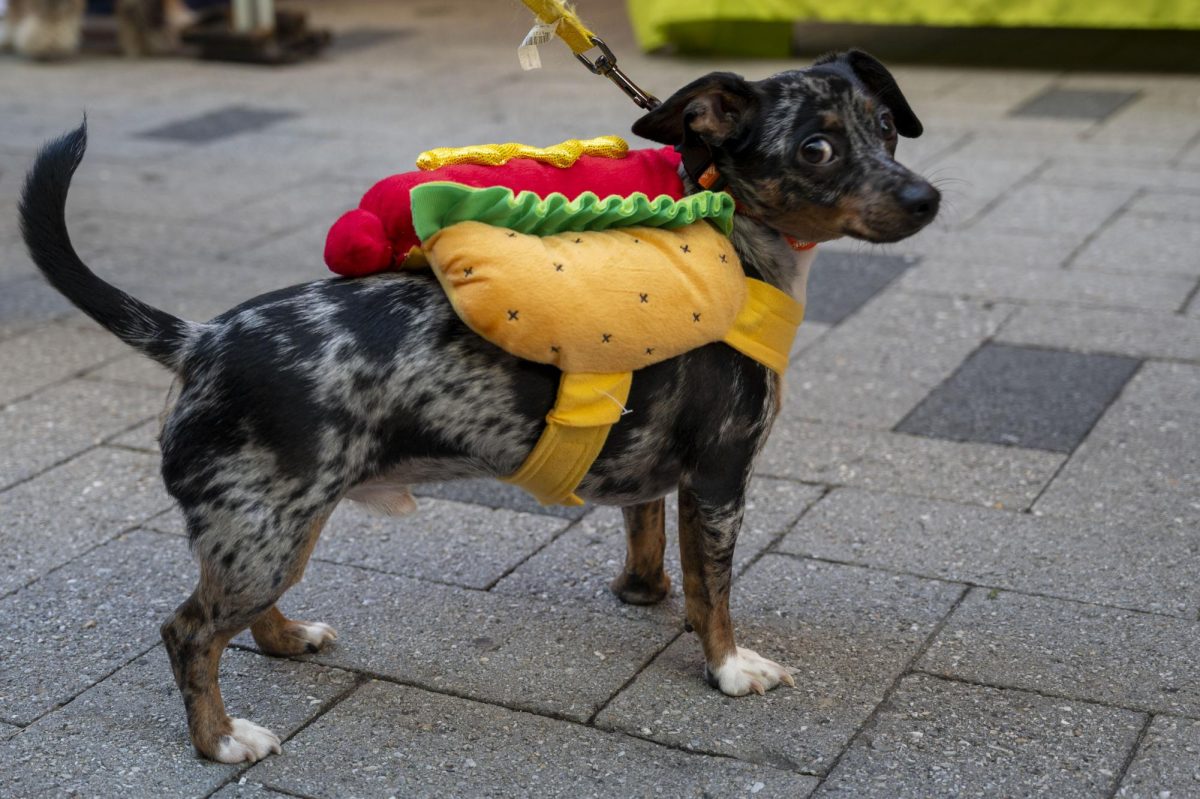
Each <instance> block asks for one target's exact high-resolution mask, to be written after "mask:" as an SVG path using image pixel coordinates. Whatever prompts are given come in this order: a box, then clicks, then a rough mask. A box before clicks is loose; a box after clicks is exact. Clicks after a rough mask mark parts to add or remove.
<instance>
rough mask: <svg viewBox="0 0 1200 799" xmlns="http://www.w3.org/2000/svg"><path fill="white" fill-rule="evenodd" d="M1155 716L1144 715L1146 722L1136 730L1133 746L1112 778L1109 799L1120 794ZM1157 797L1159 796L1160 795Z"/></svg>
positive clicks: (1151, 713)
mask: <svg viewBox="0 0 1200 799" xmlns="http://www.w3.org/2000/svg"><path fill="white" fill-rule="evenodd" d="M1156 715H1157V714H1156V713H1153V712H1150V713H1147V714H1146V720H1145V721H1144V722H1142V728H1141V729H1140V730H1138V734H1137V737H1136V738H1134V739H1133V746H1131V747H1129V754H1128V755H1126V756H1125V762H1124V763H1122V764H1121V768H1120V769H1118V770H1117V773H1116V775H1115V777H1114V778H1113V788H1112V791H1111V792H1110V793H1109V794H1108V796H1109V799H1116V797H1117V794H1118V793H1119V792H1120V790H1121V783H1123V782H1125V777H1126V776H1127V775H1128V774H1129V768H1130V767H1131V766H1132V765H1133V761H1134V760H1135V759H1136V758H1137V756H1138V753H1139V752H1140V751H1141V749H1142V742H1143V741H1145V740H1146V733H1147V732H1149V731H1150V725H1151V724H1153V723H1154V717H1155V716H1156ZM1159 795H1160V796H1161V795H1162V794H1159Z"/></svg>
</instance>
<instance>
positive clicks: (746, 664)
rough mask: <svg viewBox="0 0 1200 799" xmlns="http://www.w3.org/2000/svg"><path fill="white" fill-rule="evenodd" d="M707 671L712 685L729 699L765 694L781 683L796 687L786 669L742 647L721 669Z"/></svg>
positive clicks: (726, 660) (709, 668)
mask: <svg viewBox="0 0 1200 799" xmlns="http://www.w3.org/2000/svg"><path fill="white" fill-rule="evenodd" d="M706 670H707V672H708V673H707V676H708V682H709V684H710V685H712V687H714V688H717V689H719V690H720V691H721V693H723V694H726V695H728V696H745V695H746V694H748V693H750V692H751V691H753V692H754V693H756V694H765V693H766V692H767V691H769V690H771V689H772V688H774V687H775V686H776V685H779V683H783V684H784V685H790V686H791V687H793V688H795V687H796V681H795V680H793V679H792V675H791V674H789V673H788V670H787V669H785V668H784V667H783V666H780V665H779V664H778V663H776V662H775V661H773V660H767V659H766V658H765V657H762V656H760V655H759V654H758V653H757V652H755V651H753V650H750V649H743V648H742V647H740V646H739V647H738V648H737V651H735V652H734V653H733V654H732V655H730V656H729V657H727V658H725V662H724V663H722V664H721V665H720V666H717V667H716V668H715V669H714V668H711V667H706Z"/></svg>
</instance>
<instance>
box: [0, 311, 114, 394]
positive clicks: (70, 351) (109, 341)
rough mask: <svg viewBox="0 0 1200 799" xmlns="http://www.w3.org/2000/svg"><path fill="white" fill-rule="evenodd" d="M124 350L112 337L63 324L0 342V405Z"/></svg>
mask: <svg viewBox="0 0 1200 799" xmlns="http://www.w3.org/2000/svg"><path fill="white" fill-rule="evenodd" d="M127 351H128V347H126V345H124V344H122V343H121V342H120V341H118V340H117V338H116V337H115V336H111V335H108V334H102V333H100V332H99V331H98V330H96V329H91V330H85V329H81V328H78V327H73V326H69V325H64V324H49V325H43V326H40V327H37V328H34V329H33V330H30V331H28V332H27V333H24V334H22V335H19V336H16V337H14V338H10V339H8V340H7V341H4V342H0V374H3V375H4V381H3V383H0V405H4V404H7V403H9V402H12V401H13V400H15V399H17V398H18V397H24V396H27V395H29V394H32V393H33V392H34V391H37V390H38V389H39V388H42V387H44V386H48V385H50V384H51V383H57V382H60V381H62V380H64V379H66V378H68V377H71V376H72V375H76V374H79V373H80V372H83V371H84V370H86V369H87V368H89V367H92V366H96V365H98V364H100V363H102V362H104V361H108V360H111V359H113V358H115V357H117V356H118V355H121V354H123V352H127Z"/></svg>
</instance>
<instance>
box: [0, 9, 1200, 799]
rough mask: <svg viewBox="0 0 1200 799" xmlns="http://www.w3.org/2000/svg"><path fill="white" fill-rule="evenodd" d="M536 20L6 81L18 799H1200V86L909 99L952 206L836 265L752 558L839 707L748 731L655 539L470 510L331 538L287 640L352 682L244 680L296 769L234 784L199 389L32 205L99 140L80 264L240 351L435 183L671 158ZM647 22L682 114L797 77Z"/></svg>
mask: <svg viewBox="0 0 1200 799" xmlns="http://www.w3.org/2000/svg"><path fill="white" fill-rule="evenodd" d="M327 5H333V4H327ZM515 5H516V4H504V3H486V2H483V0H476V1H475V2H473V3H442V4H439V3H433V2H423V3H392V4H387V5H383V4H379V5H376V6H369V5H364V4H360V3H346V4H342V3H339V4H337V6H338V9H337V13H336V14H335V15H332V16H331V17H330V18H329V19H328V20H325V21H326V22H328V23H329V24H330V25H333V26H334V27H336V28H337V29H338V30H339V31H341V32H343V33H345V36H344V37H343V38H342V39H341V41H340V43H339V44H338V45H337V46H336V47H334V48H333V49H332V50H331V51H330V52H329V54H328V55H327V57H325V58H323V59H322V60H320V61H319V62H316V63H312V64H306V65H302V66H296V67H291V68H286V69H278V70H273V69H257V68H248V67H239V66H233V65H218V64H198V63H194V62H188V61H161V62H152V63H146V62H141V63H134V62H126V61H122V60H119V59H115V58H105V57H91V58H88V59H86V60H83V61H80V62H76V63H72V64H65V65H53V66H31V65H27V64H25V63H22V62H18V61H16V60H13V59H11V58H4V59H3V60H0V375H2V378H0V452H3V457H0V520H2V521H0V545H2V549H0V796H5V797H7V796H22V797H23V796H32V795H64V794H69V793H78V794H81V795H94V796H122V797H146V796H152V797H162V796H206V795H216V796H220V797H225V798H229V797H235V796H237V797H250V796H253V797H259V796H264V797H265V796H271V795H276V794H278V793H282V794H287V795H299V796H314V797H315V796H321V797H326V796H328V797H345V796H390V795H396V796H409V795H434V794H436V795H439V796H442V795H478V794H487V795H495V796H499V795H512V796H524V795H530V794H534V795H569V796H584V795H588V796H591V795H596V796H624V795H630V796H641V795H663V796H693V795H700V794H702V793H706V794H707V795H712V796H723V795H731V796H732V795H744V794H757V795H759V796H786V797H797V796H804V795H807V794H809V793H810V792H813V793H815V795H817V796H850V797H876V796H877V797H899V796H913V797H930V796H968V795H970V796H1046V797H1085V796H1086V797H1091V796H1096V797H1104V796H1110V797H1111V796H1121V797H1164V796H1168V795H1170V796H1172V797H1176V799H1177V798H1178V797H1182V796H1196V795H1200V758H1198V756H1197V752H1198V750H1200V665H1197V660H1196V657H1195V655H1196V652H1197V651H1198V649H1200V621H1198V618H1200V581H1198V579H1197V578H1198V577H1200V558H1198V557H1197V550H1198V549H1200V467H1198V463H1197V459H1198V457H1200V425H1198V422H1200V299H1198V298H1197V296H1196V292H1197V281H1198V280H1200V256H1198V255H1197V253H1198V252H1200V113H1198V112H1200V79H1198V78H1195V77H1180V76H1161V75H1140V76H1127V75H1121V74H1105V75H1094V74H1078V73H1060V72H1030V71H1000V70H996V71H989V70H980V69H954V68H900V69H898V70H897V74H898V77H899V78H900V82H901V85H902V87H903V88H904V90H905V91H906V92H907V94H908V97H909V98H910V100H911V102H912V104H913V106H914V107H915V108H916V109H917V111H918V112H919V114H920V115H921V116H922V118H923V120H924V122H925V127H926V130H927V131H928V133H927V135H926V136H925V137H923V138H922V139H920V140H918V141H916V142H907V141H905V142H903V143H902V145H901V156H902V158H903V159H904V160H906V161H907V162H908V163H910V164H912V165H914V166H915V167H917V168H919V169H921V170H923V171H924V172H925V173H926V174H928V175H930V176H932V177H933V178H934V179H936V180H937V181H938V182H939V184H940V185H941V186H942V188H943V190H944V191H945V194H946V204H945V209H944V212H943V213H942V216H941V218H940V219H939V221H938V222H937V224H936V225H935V227H934V228H933V229H931V230H929V231H927V232H925V233H923V234H921V235H920V236H918V237H917V238H915V239H913V240H912V241H907V242H903V243H901V244H898V245H894V246H890V247H886V248H877V247H868V246H865V245H859V244H854V243H839V244H834V245H831V246H827V247H823V248H822V255H821V256H820V257H819V259H818V262H817V266H816V271H815V275H814V277H813V286H812V289H811V292H810V310H809V319H808V321H806V323H805V325H804V328H803V334H802V335H801V337H800V340H799V342H798V344H797V347H796V352H795V357H794V360H793V363H792V368H791V371H790V373H789V376H788V384H789V385H788V388H789V392H788V397H787V404H786V408H785V411H784V413H783V416H782V418H781V419H780V421H779V423H778V424H777V427H776V432H775V434H774V436H773V438H772V441H771V444H770V446H769V448H768V450H767V451H766V452H765V454H764V455H763V457H762V459H761V462H760V465H759V474H758V477H757V478H756V482H755V484H754V492H753V496H752V506H751V507H750V509H749V511H748V518H747V527H746V530H745V531H744V533H743V536H742V539H741V541H740V543H739V548H738V553H737V562H738V569H739V578H738V581H737V584H736V586H735V590H734V597H735V598H734V604H735V620H736V623H737V624H738V633H739V637H740V642H741V643H742V644H744V645H746V646H749V647H752V648H754V649H756V650H759V651H761V652H763V653H765V654H767V655H769V656H770V657H773V658H775V659H777V660H779V661H780V662H782V663H785V664H787V665H789V666H790V667H792V668H794V669H795V676H796V682H797V687H796V688H795V689H779V690H776V691H773V692H772V693H770V694H769V695H768V696H766V697H762V698H760V697H749V698H743V699H729V698H725V697H723V696H721V695H720V694H718V693H716V692H714V691H712V690H711V689H709V688H708V687H707V686H706V685H705V684H704V682H703V680H702V679H701V667H702V662H701V656H700V651H699V647H698V645H697V643H696V641H695V639H694V637H693V636H690V635H687V634H685V633H683V631H682V624H681V617H682V598H681V597H680V596H679V595H678V594H676V595H673V596H671V597H670V598H669V599H668V600H667V601H666V602H665V603H664V604H663V605H661V606H659V607H654V608H649V609H642V608H632V607H625V606H622V605H621V604H619V603H618V602H617V600H616V599H615V598H614V597H612V596H611V595H610V594H609V593H608V592H607V588H606V586H607V581H608V580H609V579H610V578H611V577H612V576H613V575H614V574H615V573H616V571H617V569H618V568H619V563H620V562H621V558H622V546H623V543H622V534H621V531H620V526H619V514H618V513H616V512H615V511H613V510H612V509H591V508H588V509H585V510H583V511H581V512H571V513H565V512H561V511H547V510H543V509H539V508H538V507H536V506H535V505H533V504H531V503H530V502H529V501H527V500H525V499H523V498H522V497H521V496H520V495H518V494H516V493H514V492H511V491H508V490H505V489H503V488H502V487H500V486H499V485H496V484H478V485H475V484H465V485H457V486H445V487H431V488H427V489H425V493H426V494H427V495H428V496H427V497H426V498H424V499H422V500H421V505H422V509H421V511H420V512H419V514H418V515H416V516H414V517H410V518H407V519H404V520H399V521H395V520H379V519H374V518H370V517H366V516H362V515H359V514H358V513H356V512H355V511H354V510H352V509H350V508H343V509H341V510H339V512H338V514H337V516H336V517H335V519H334V521H333V523H332V524H331V525H330V526H329V528H328V529H327V533H326V535H325V537H324V539H323V540H322V541H321V543H320V545H319V547H318V549H317V551H316V555H315V559H314V562H313V564H312V566H311V568H310V569H309V573H308V576H307V578H306V580H305V581H304V583H303V584H302V585H300V586H299V587H298V588H296V589H295V590H293V591H292V592H291V594H290V595H289V596H288V597H287V598H286V599H285V603H284V605H285V608H286V609H287V610H289V611H290V612H292V613H295V614H297V615H299V616H301V617H302V618H318V619H321V620H324V621H328V622H330V623H332V624H334V625H335V626H336V627H337V628H338V629H339V632H340V633H341V637H340V639H339V641H338V642H337V643H336V645H334V646H332V647H331V648H330V649H329V650H328V651H327V652H325V653H324V654H321V655H319V656H315V657H308V658H299V659H296V660H276V659H271V658H267V657H264V656H262V655H260V654H259V653H258V652H256V651H255V648H254V646H253V643H252V641H251V640H250V639H249V638H248V637H245V636H243V637H241V638H238V639H237V640H235V641H234V644H233V646H232V649H231V651H230V652H228V653H227V655H226V657H225V661H224V665H223V682H222V684H223V687H224V689H225V697H226V700H227V701H228V703H229V705H230V707H231V708H232V709H233V710H234V711H235V713H236V714H237V715H239V716H247V717H249V718H252V719H254V720H255V721H257V722H260V723H262V724H265V725H268V726H270V727H272V728H273V729H274V730H275V731H277V732H278V733H280V734H281V736H283V737H284V738H285V740H284V745H283V748H284V753H283V754H282V755H277V756H273V757H270V758H268V759H267V760H266V761H265V762H263V763H260V764H258V765H255V766H253V767H251V768H238V767H233V766H223V765H217V764H213V763H208V762H204V761H201V760H199V759H198V758H197V757H196V756H195V755H194V753H193V751H192V750H191V748H190V746H189V745H188V743H187V738H186V729H185V724H184V716H183V708H182V706H181V703H180V701H179V698H178V696H177V694H176V690H175V688H174V685H173V682H172V679H171V676H170V672H169V668H168V666H167V661H166V658H165V655H164V653H163V650H162V647H161V646H160V645H159V643H158V624H159V623H160V622H161V621H162V620H163V619H164V618H165V616H166V615H167V614H168V613H169V611H170V610H171V609H172V608H173V607H174V606H175V605H176V604H177V603H178V602H179V601H180V600H181V599H182V598H183V597H184V596H186V594H187V593H188V591H189V590H190V587H191V585H192V582H193V579H194V571H195V567H194V565H193V564H192V562H191V560H190V558H189V557H188V554H187V550H186V546H185V543H184V541H183V539H182V538H181V531H180V523H179V520H178V519H177V518H176V515H175V512H174V511H173V510H172V508H171V503H170V501H169V499H168V497H167V496H166V494H165V493H164V491H163V489H162V486H161V484H160V481H159V477H158V475H157V461H158V458H157V453H156V445H155V440H154V435H155V427H154V421H153V420H154V418H155V416H156V414H157V413H158V411H159V409H160V408H161V406H162V401H163V394H164V389H165V387H166V385H167V383H168V380H167V376H166V375H165V374H164V373H163V372H161V371H160V370H158V368H157V367H155V366H153V365H152V364H150V363H148V362H146V361H143V360H140V359H139V357H138V356H135V355H132V354H131V353H130V352H129V351H128V350H127V349H125V348H124V347H123V346H122V345H120V344H119V343H118V342H117V341H115V340H114V339H113V338H111V337H110V336H108V335H106V334H103V333H101V332H100V331H98V329H97V328H96V327H94V326H93V325H91V324H90V323H89V322H87V321H86V320H85V319H83V318H82V317H81V316H80V315H79V314H77V313H75V312H73V311H72V310H71V309H70V308H69V307H68V306H67V305H66V304H65V303H64V302H63V301H62V300H61V299H59V298H58V297H57V296H56V295H55V294H53V293H52V292H51V291H49V290H48V289H47V288H46V287H45V286H44V285H43V284H42V282H41V281H40V279H39V278H38V277H37V276H35V275H34V273H33V268H32V266H31V265H30V263H29V262H28V259H27V257H26V256H25V254H24V252H23V249H22V246H21V244H20V242H19V239H18V234H17V227H16V218H15V197H16V192H17V190H18V186H19V182H20V180H21V177H22V174H23V171H24V169H25V168H26V167H27V165H28V164H29V162H30V160H31V158H32V157H33V154H34V152H35V150H36V148H37V146H38V144H39V143H40V142H41V141H42V140H44V139H45V138H47V137H49V136H51V135H54V134H57V133H59V132H61V131H63V130H65V129H67V128H69V127H71V126H73V125H75V124H77V123H78V121H79V117H80V110H81V109H82V108H84V107H86V108H87V110H88V113H89V120H90V123H91V132H92V145H91V151H90V153H89V155H88V158H87V160H86V161H85V163H84V166H83V168H82V170H81V172H80V174H79V176H78V178H77V181H76V186H75V188H74V190H73V193H72V197H71V202H70V222H71V229H72V234H73V237H74V239H75V241H76V244H77V246H78V247H79V249H80V250H81V252H82V253H83V254H84V255H85V258H86V259H87V260H88V261H89V262H90V263H91V264H92V265H93V266H94V267H95V268H96V269H97V271H99V272H101V273H102V274H103V275H104V276H105V277H106V278H108V279H110V280H112V281H114V282H117V283H118V284H121V285H123V286H126V287H128V288H131V289H133V290H134V291H135V293H137V294H138V295H139V296H141V297H143V298H145V299H147V300H149V301H151V302H154V303H156V304H158V305H161V306H162V307H164V308H167V309H169V310H171V311H173V312H175V313H178V314H181V315H185V316H189V317H191V318H207V316H209V315H211V314H214V313H216V312H217V311H220V310H223V309H225V308H227V307H229V306H230V305H232V304H234V303H236V302H237V301H239V300H241V299H243V298H246V297H249V296H251V295H253V294H256V293H259V292H262V291H265V290H267V289H271V288H274V287H277V286H282V285H286V284H291V283H295V282H299V281H302V280H305V279H310V278H319V277H321V276H322V275H323V266H322V264H321V247H322V242H323V238H324V234H325V231H326V229H327V226H328V224H329V223H330V222H331V221H332V220H333V219H334V218H335V216H336V215H337V214H338V213H340V212H341V211H342V210H344V209H346V208H348V207H352V206H353V205H354V204H356V202H357V198H358V196H359V195H360V194H361V192H362V191H363V190H364V189H365V188H366V187H367V186H369V185H370V184H371V183H372V182H373V181H374V180H376V179H378V178H380V177H382V176H383V175H386V174H390V173H392V172H396V171H402V170H404V169H406V168H409V165H410V164H411V163H412V161H413V158H414V157H415V155H416V154H417V153H418V152H419V151H420V150H423V149H426V148H427V147H430V146H435V145H447V144H468V143H476V142H480V141H495V140H501V141H503V140H510V139H518V140H528V141H532V142H539V143H549V142H554V141H558V140H560V139H563V138H566V137H568V136H587V135H596V134H598V133H602V132H622V131H627V130H628V128H629V125H630V123H631V121H632V119H633V118H634V116H635V113H634V111H635V109H634V108H633V106H632V105H630V104H628V103H627V102H626V100H625V99H624V98H623V97H621V96H620V95H619V94H618V93H617V92H616V91H615V90H613V89H612V88H611V87H610V86H608V85H607V84H606V83H604V82H602V81H600V80H599V79H597V78H593V77H591V76H589V75H588V74H587V73H586V72H585V71H584V70H582V69H580V68H579V67H578V66H577V65H575V64H574V62H573V61H572V60H571V59H570V58H569V57H568V56H567V54H566V53H565V50H562V49H561V48H558V47H557V46H555V47H548V48H543V59H544V61H545V62H546V68H545V69H543V70H542V71H540V72H535V73H521V72H520V70H519V68H518V66H517V62H516V54H515V52H514V51H515V46H516V44H517V41H518V40H519V38H520V36H521V35H522V34H523V33H524V30H525V29H526V27H527V25H528V18H527V16H526V14H525V13H524V12H523V11H519V10H517V9H516V8H515ZM585 5H587V4H585ZM608 5H610V4H607V3H602V2H597V3H592V4H590V6H591V7H590V8H589V9H588V10H589V11H590V12H591V13H590V14H589V16H590V18H591V20H592V22H593V23H594V24H595V26H596V27H597V28H598V29H599V30H601V31H602V32H603V33H605V34H607V35H608V37H609V39H610V40H611V42H612V43H613V44H614V46H616V47H617V49H618V52H619V53H621V55H622V56H623V58H624V61H625V63H626V65H627V66H628V68H629V71H630V73H631V74H632V75H633V76H635V78H638V79H640V80H641V81H642V82H644V83H646V84H647V86H648V87H650V88H652V89H654V90H656V91H658V92H659V93H661V94H665V93H668V92H669V91H671V90H673V89H674V88H676V87H678V86H680V85H682V84H683V83H685V82H686V81H688V80H690V79H691V78H693V77H695V76H697V75H698V74H700V73H702V72H705V71H708V70H709V69H712V68H717V67H722V68H732V69H736V70H739V71H742V72H744V73H746V74H747V75H749V76H763V75H766V74H770V73H771V72H773V71H775V70H777V69H779V68H782V67H783V66H784V65H783V64H781V63H763V62H745V63H717V62H696V61H692V62H688V61H682V60H679V61H675V60H663V59H649V58H644V57H641V56H639V55H637V54H636V53H635V51H634V49H633V46H632V43H631V41H630V37H629V34H628V32H627V27H626V23H625V22H624V20H623V18H622V17H621V15H620V12H619V10H612V9H608V8H606V6H608ZM611 5H616V4H611ZM319 17H320V14H318V19H319ZM381 20H382V21H381ZM238 128H245V130H244V131H243V132H241V133H238V134H237V135H219V134H224V133H229V132H231V131H235V130H237V129H238ZM671 563H672V567H671V568H672V569H673V570H674V572H675V573H676V580H675V582H676V584H678V583H679V578H678V567H677V565H676V564H677V559H676V558H675V557H674V556H672V558H671Z"/></svg>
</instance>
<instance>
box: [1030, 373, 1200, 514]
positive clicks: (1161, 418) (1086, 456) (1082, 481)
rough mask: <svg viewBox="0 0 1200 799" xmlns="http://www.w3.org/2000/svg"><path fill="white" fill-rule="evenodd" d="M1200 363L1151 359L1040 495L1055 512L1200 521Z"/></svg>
mask: <svg viewBox="0 0 1200 799" xmlns="http://www.w3.org/2000/svg"><path fill="white" fill-rule="evenodd" d="M1197 397H1200V367H1198V366H1191V365H1187V364H1169V363H1155V362H1150V363H1147V364H1146V365H1145V366H1143V367H1142V370H1141V371H1140V372H1139V373H1138V375H1137V376H1136V377H1134V379H1133V380H1131V381H1130V383H1129V385H1128V386H1127V387H1126V389H1125V392H1124V393H1123V394H1122V396H1121V397H1120V398H1119V399H1118V400H1117V401H1116V403H1114V404H1113V406H1112V407H1111V408H1110V409H1109V410H1108V412H1107V413H1106V414H1105V415H1104V416H1103V417H1102V418H1101V419H1100V421H1099V422H1098V423H1097V424H1096V427H1095V429H1094V430H1093V431H1092V434H1091V435H1090V436H1088V440H1087V441H1085V442H1084V443H1083V444H1082V445H1080V447H1079V449H1078V450H1077V451H1076V452H1075V454H1074V455H1073V456H1072V457H1071V460H1070V461H1069V462H1068V463H1067V465H1066V466H1064V467H1063V470H1062V472H1061V473H1059V475H1058V476H1057V477H1056V478H1055V479H1054V482H1052V483H1051V484H1050V486H1049V487H1048V488H1047V489H1046V492H1045V494H1043V495H1042V497H1041V499H1039V500H1038V503H1037V505H1036V509H1037V510H1040V511H1044V512H1046V513H1050V514H1056V515H1063V516H1077V517H1083V518H1093V519H1116V520H1120V521H1123V522H1125V523H1126V524H1128V525H1130V526H1132V527H1137V528H1145V527H1150V526H1153V525H1161V524H1167V525H1173V526H1179V527H1182V528H1184V529H1187V528H1191V529H1195V528H1196V527H1197V526H1198V525H1200V501H1198V499H1197V497H1200V412H1197V402H1196V398H1197Z"/></svg>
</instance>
